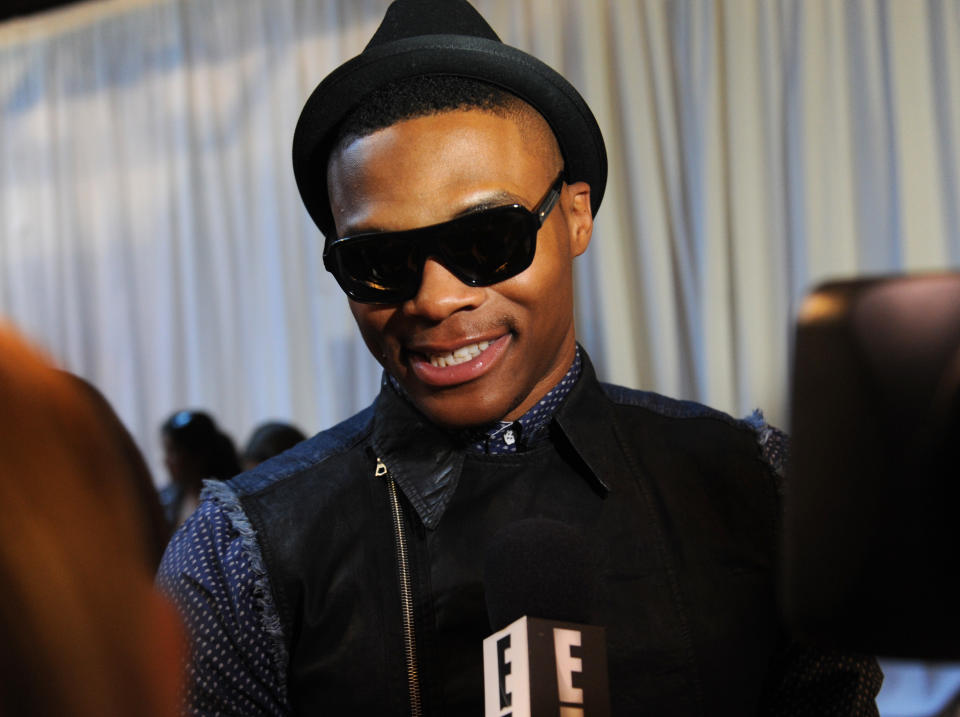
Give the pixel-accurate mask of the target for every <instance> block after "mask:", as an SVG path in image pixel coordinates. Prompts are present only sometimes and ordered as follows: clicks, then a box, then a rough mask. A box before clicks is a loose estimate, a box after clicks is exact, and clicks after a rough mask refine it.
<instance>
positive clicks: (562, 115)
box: [293, 0, 607, 242]
mask: <svg viewBox="0 0 960 717" xmlns="http://www.w3.org/2000/svg"><path fill="white" fill-rule="evenodd" d="M424 75H453V76H458V77H466V78H471V79H475V80H480V81H483V82H486V83H489V84H491V85H495V86H497V87H501V88H503V89H505V90H507V91H508V92H511V93H512V94H514V95H516V96H517V97H519V98H520V99H522V100H524V101H526V102H527V103H528V104H530V105H532V106H533V107H534V109H536V110H537V111H538V112H539V113H540V114H541V115H543V117H544V118H545V119H546V120H547V122H548V123H549V125H550V127H551V128H552V129H553V133H554V134H555V135H556V138H557V141H558V142H559V144H560V151H561V152H562V153H563V158H564V166H565V168H564V177H565V179H566V180H567V181H568V182H574V181H585V182H587V183H588V184H589V185H590V197H591V205H592V206H591V209H592V210H593V213H594V214H596V212H597V208H598V207H599V206H600V200H601V199H602V198H603V190H604V187H605V186H606V182H607V154H606V149H605V148H604V144H603V135H602V134H601V133H600V127H599V126H598V125H597V121H596V119H595V118H594V116H593V113H592V112H591V111H590V108H589V107H587V103H586V102H584V100H583V98H582V97H581V96H580V94H579V93H578V92H577V91H576V89H574V87H573V85H571V84H570V83H569V82H567V80H565V79H564V78H563V77H562V76H561V75H560V74H559V73H557V72H556V71H555V70H553V69H552V68H550V67H548V66H547V65H546V64H544V63H543V62H541V61H540V60H538V59H537V58H535V57H533V56H532V55H528V54H527V53H525V52H522V51H520V50H517V49H516V48H513V47H510V46H509V45H505V44H503V42H501V41H500V38H499V37H497V34H496V33H495V32H494V31H493V29H492V28H491V27H490V25H489V24H487V22H486V20H484V19H483V17H481V15H480V13H478V12H477V11H476V10H475V9H474V8H473V6H472V5H470V3H469V2H467V1H466V0H396V1H395V2H394V3H393V4H391V5H390V7H389V8H388V9H387V12H386V15H385V16H384V18H383V21H382V22H381V23H380V27H379V28H378V29H377V31H376V33H374V36H373V38H372V39H371V40H370V42H369V43H368V44H367V46H366V48H364V50H363V52H362V53H360V54H359V55H357V56H356V57H354V58H353V59H351V60H348V61H347V62H345V63H344V64H342V65H340V67H338V68H337V69H335V70H334V71H333V72H331V73H330V74H329V75H327V77H326V78H324V80H323V81H322V82H321V83H320V84H319V85H318V86H317V87H316V89H315V90H314V91H313V94H311V95H310V98H309V99H308V100H307V102H306V104H305V105H304V107H303V111H302V112H301V113H300V119H299V121H298V122H297V128H296V131H295V132H294V135H293V172H294V175H295V177H296V180H297V187H298V188H299V190H300V196H301V197H302V198H303V202H304V204H305V205H306V207H307V211H309V212H310V216H311V217H312V218H313V221H314V222H316V224H317V226H318V227H320V231H322V232H323V233H324V234H325V235H326V237H327V241H328V242H329V241H330V240H331V239H333V238H334V237H335V236H336V229H335V226H334V222H333V215H332V214H331V212H330V204H329V200H328V197H327V160H328V158H329V155H330V151H331V149H332V148H333V143H334V142H335V140H336V136H337V129H338V126H339V124H340V122H341V121H342V120H343V119H344V118H345V117H346V116H347V115H348V114H349V113H350V112H351V111H352V110H353V109H354V108H355V107H356V106H357V105H358V104H359V103H360V101H361V100H362V99H363V98H364V97H365V96H366V95H368V94H370V93H371V92H373V91H375V90H377V89H379V88H381V87H384V86H385V85H388V84H390V83H392V82H395V81H397V80H404V79H408V78H411V77H419V76H424Z"/></svg>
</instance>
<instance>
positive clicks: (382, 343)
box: [350, 301, 393, 364]
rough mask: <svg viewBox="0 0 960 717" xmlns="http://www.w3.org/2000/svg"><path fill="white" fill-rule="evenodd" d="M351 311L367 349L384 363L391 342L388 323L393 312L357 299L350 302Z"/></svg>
mask: <svg viewBox="0 0 960 717" xmlns="http://www.w3.org/2000/svg"><path fill="white" fill-rule="evenodd" d="M350 311H351V313H352V314H353V318H354V320H355V321H356V322H357V328H359V329H360V335H361V336H362V337H363V341H364V343H365V344H366V345H367V349H369V351H370V353H371V354H373V357H374V358H375V359H376V360H377V361H379V362H380V363H381V364H382V363H383V362H384V360H385V359H386V357H387V345H388V343H389V339H388V337H387V324H388V322H389V319H390V315H391V314H392V313H393V312H392V311H391V310H388V309H384V308H378V307H375V306H371V305H370V304H360V303H357V302H355V301H351V302H350Z"/></svg>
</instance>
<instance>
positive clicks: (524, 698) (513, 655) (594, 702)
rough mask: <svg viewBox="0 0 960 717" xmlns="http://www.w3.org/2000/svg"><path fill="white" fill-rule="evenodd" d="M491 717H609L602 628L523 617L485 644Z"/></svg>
mask: <svg viewBox="0 0 960 717" xmlns="http://www.w3.org/2000/svg"><path fill="white" fill-rule="evenodd" d="M483 675H484V706H485V708H484V715H485V717H546V715H550V716H551V717H556V716H557V715H559V716H560V717H609V715H610V695H609V691H608V687H607V685H608V684H609V680H608V677H607V649H606V634H605V630H604V628H602V627H597V626H595V625H581V624H578V623H573V622H561V621H557V620H544V619H542V618H535V617H526V616H524V617H521V618H520V619H519V620H516V621H515V622H513V623H511V624H510V625H507V627H505V628H503V629H502V630H500V631H498V632H495V633H494V634H492V635H490V637H488V638H486V639H485V640H484V641H483Z"/></svg>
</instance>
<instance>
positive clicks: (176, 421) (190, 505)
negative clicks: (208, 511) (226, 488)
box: [160, 410, 240, 528]
mask: <svg viewBox="0 0 960 717" xmlns="http://www.w3.org/2000/svg"><path fill="white" fill-rule="evenodd" d="M160 434H161V438H162V439H163V460H164V463H165V464H166V466H167V472H168V473H169V474H170V485H168V486H167V487H166V488H164V489H163V490H162V491H161V492H160V500H161V502H162V503H163V507H164V513H165V515H166V518H167V521H168V522H169V524H170V526H171V527H173V528H176V527H177V526H179V525H181V524H182V523H183V521H185V520H186V519H187V518H189V517H190V514H191V513H193V511H194V510H195V509H196V507H197V504H198V503H199V501H200V490H201V488H202V487H203V481H204V480H206V479H208V478H213V479H216V480H227V479H228V478H232V477H233V476H235V475H236V474H237V473H239V472H240V459H239V457H238V456H237V449H236V447H235V446H234V443H233V439H232V438H230V436H228V435H227V434H226V433H224V432H223V431H221V430H220V428H219V426H217V423H216V421H215V420H214V419H213V417H212V416H211V415H210V414H208V413H204V412H203V411H193V410H186V411H177V412H176V413H174V414H173V415H171V416H170V417H169V418H168V419H167V420H166V421H164V422H163V425H162V426H161V427H160Z"/></svg>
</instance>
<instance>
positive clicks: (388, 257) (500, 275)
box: [323, 174, 563, 304]
mask: <svg viewBox="0 0 960 717" xmlns="http://www.w3.org/2000/svg"><path fill="white" fill-rule="evenodd" d="M562 188H563V174H561V175H560V176H558V177H557V179H556V181H554V183H553V184H552V185H551V186H550V189H549V191H547V195H546V196H545V197H544V198H543V201H541V202H540V204H539V205H538V206H537V208H536V209H534V210H533V211H530V210H529V209H527V208H526V207H524V206H522V205H520V204H510V205H507V206H502V207H494V208H492V209H485V210H483V211H479V212H474V213H472V214H467V215H465V216H462V217H459V218H457V219H453V220H451V221H449V222H443V223H441V224H432V225H431V226H428V227H421V228H419V229H408V230H406V231H399V232H371V233H367V234H354V235H353V236H346V237H342V238H340V239H335V240H333V241H332V242H330V245H329V246H328V247H327V248H326V250H324V252H323V265H324V266H325V267H326V268H327V271H329V272H330V273H331V274H333V275H334V277H336V279H337V283H338V284H340V288H342V289H343V290H344V291H345V292H346V293H347V296H349V297H350V298H351V299H353V300H354V301H359V302H362V303H365V304H394V303H399V302H401V301H406V300H407V299H411V298H413V297H414V296H416V295H417V291H419V289H420V281H421V279H422V277H423V265H424V263H425V262H426V260H427V258H428V257H432V258H435V259H436V260H437V261H439V262H440V263H441V264H443V265H444V266H445V267H446V268H447V269H448V270H449V271H450V272H451V273H452V274H453V275H454V276H456V277H457V278H458V279H460V281H462V282H463V283H464V284H467V285H469V286H490V285H491V284H496V283H497V282H500V281H504V280H505V279H509V278H510V277H512V276H516V275H517V274H519V273H520V272H521V271H523V270H524V269H526V268H527V267H528V266H530V264H531V263H532V262H533V255H534V253H535V252H536V250H537V232H538V231H540V227H541V226H543V223H544V221H546V219H547V215H549V214H550V210H552V209H553V207H554V206H555V205H556V203H557V200H558V199H559V198H560V190H561V189H562Z"/></svg>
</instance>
